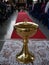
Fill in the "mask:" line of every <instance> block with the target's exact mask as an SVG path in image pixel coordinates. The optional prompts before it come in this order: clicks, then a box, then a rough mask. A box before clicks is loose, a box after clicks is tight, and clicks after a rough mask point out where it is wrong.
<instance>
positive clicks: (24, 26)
mask: <svg viewBox="0 0 49 65" xmlns="http://www.w3.org/2000/svg"><path fill="white" fill-rule="evenodd" d="M14 29H15V30H16V33H17V34H18V35H19V36H21V37H22V38H23V48H22V51H21V52H20V53H19V54H18V55H16V60H18V61H19V62H22V63H29V62H32V61H33V60H34V59H35V57H34V54H31V53H30V52H29V51H28V45H27V43H28V38H29V37H30V36H33V35H34V34H35V33H36V32H37V29H38V24H35V23H32V22H19V23H16V24H15V26H14Z"/></svg>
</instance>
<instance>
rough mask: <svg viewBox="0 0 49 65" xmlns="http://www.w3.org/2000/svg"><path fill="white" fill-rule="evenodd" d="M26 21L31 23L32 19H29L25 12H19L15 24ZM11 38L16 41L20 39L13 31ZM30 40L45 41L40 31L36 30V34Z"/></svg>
mask: <svg viewBox="0 0 49 65" xmlns="http://www.w3.org/2000/svg"><path fill="white" fill-rule="evenodd" d="M26 19H27V20H28V21H30V22H32V19H30V17H29V16H28V15H27V13H26V12H19V13H18V17H17V20H16V22H22V21H25V20H26ZM11 38H12V39H17V38H21V37H20V36H19V35H17V34H16V32H15V30H14V31H13V32H12V36H11ZM31 38H33V39H46V36H45V35H44V34H43V33H42V32H41V30H40V29H38V31H37V33H36V34H35V35H34V36H33V37H31Z"/></svg>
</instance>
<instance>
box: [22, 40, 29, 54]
mask: <svg viewBox="0 0 49 65" xmlns="http://www.w3.org/2000/svg"><path fill="white" fill-rule="evenodd" d="M22 51H24V52H25V54H27V53H28V39H23V48H22Z"/></svg>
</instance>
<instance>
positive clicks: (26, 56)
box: [16, 52, 35, 64]
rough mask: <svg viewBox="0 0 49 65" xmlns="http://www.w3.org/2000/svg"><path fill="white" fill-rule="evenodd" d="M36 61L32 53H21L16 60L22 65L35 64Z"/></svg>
mask: <svg viewBox="0 0 49 65" xmlns="http://www.w3.org/2000/svg"><path fill="white" fill-rule="evenodd" d="M34 59H35V57H34V55H32V54H30V53H24V52H21V53H20V54H18V55H16V60H17V61H18V62H20V63H24V64H27V63H29V62H33V61H34Z"/></svg>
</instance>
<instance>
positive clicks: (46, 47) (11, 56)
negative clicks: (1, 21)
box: [0, 39, 49, 65]
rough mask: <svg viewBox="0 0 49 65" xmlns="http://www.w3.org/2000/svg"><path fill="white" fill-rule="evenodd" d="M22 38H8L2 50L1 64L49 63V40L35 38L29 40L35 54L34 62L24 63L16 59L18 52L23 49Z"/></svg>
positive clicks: (40, 64) (32, 64)
mask: <svg viewBox="0 0 49 65" xmlns="http://www.w3.org/2000/svg"><path fill="white" fill-rule="evenodd" d="M22 46H23V42H22V40H21V39H20V40H7V41H5V42H4V45H3V48H2V50H1V52H0V65H49V41H48V40H33V39H30V40H29V42H28V48H29V51H30V52H31V53H33V54H34V55H35V60H34V62H31V63H28V64H23V63H20V62H18V61H16V54H17V53H19V52H20V51H21V49H22Z"/></svg>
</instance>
